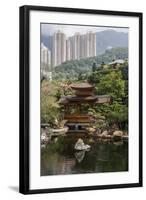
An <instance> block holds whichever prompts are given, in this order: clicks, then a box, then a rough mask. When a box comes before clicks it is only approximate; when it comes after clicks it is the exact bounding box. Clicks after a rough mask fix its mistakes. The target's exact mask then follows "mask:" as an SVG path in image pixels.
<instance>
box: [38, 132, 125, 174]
mask: <svg viewBox="0 0 146 200" xmlns="http://www.w3.org/2000/svg"><path fill="white" fill-rule="evenodd" d="M75 134H76V133H75ZM75 134H73V135H71V134H70V135H68V136H65V137H58V138H54V139H52V141H50V142H49V144H48V145H47V146H46V147H45V148H42V149H41V176H48V175H60V174H82V173H102V172H120V171H128V142H127V141H122V140H121V141H110V140H107V139H104V140H103V139H93V138H87V137H85V136H84V135H79V134H76V135H75ZM79 138H82V139H83V141H84V143H85V144H89V145H90V146H91V149H90V150H89V151H75V150H74V145H75V143H76V142H77V140H78V139H79Z"/></svg>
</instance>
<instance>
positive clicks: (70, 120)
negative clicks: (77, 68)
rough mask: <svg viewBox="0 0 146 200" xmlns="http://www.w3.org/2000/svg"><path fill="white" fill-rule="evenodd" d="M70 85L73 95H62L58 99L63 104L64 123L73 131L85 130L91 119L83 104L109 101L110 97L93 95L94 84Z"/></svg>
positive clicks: (91, 104)
mask: <svg viewBox="0 0 146 200" xmlns="http://www.w3.org/2000/svg"><path fill="white" fill-rule="evenodd" d="M70 87H71V88H72V89H73V90H74V91H75V96H63V97H61V99H60V100H59V104H60V105H63V106H64V119H65V120H67V124H66V125H67V126H69V128H70V130H73V131H85V127H86V126H89V123H90V121H91V116H90V115H89V114H88V111H87V109H86V108H85V106H86V105H90V106H91V107H93V106H94V105H95V104H102V103H110V101H111V98H110V96H108V95H100V96H97V95H94V86H93V85H91V84H89V83H77V84H71V85H70Z"/></svg>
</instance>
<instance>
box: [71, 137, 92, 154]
mask: <svg viewBox="0 0 146 200" xmlns="http://www.w3.org/2000/svg"><path fill="white" fill-rule="evenodd" d="M74 149H75V150H78V151H81V150H88V149H90V145H88V144H84V142H83V140H82V139H81V138H79V139H78V141H77V142H76V144H75V146H74Z"/></svg>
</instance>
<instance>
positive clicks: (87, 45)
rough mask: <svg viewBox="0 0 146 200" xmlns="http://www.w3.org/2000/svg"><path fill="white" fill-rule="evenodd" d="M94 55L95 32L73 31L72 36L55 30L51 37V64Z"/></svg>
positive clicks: (54, 64)
mask: <svg viewBox="0 0 146 200" xmlns="http://www.w3.org/2000/svg"><path fill="white" fill-rule="evenodd" d="M94 56H96V33H93V32H88V33H86V34H80V33H79V32H78V33H75V34H74V35H73V36H72V37H68V38H67V37H66V35H65V34H64V33H63V32H61V31H57V32H56V33H54V35H53V37H52V66H57V65H60V64H61V63H63V62H65V61H67V60H76V59H77V60H79V59H81V58H87V57H94Z"/></svg>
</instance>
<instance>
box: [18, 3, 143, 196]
mask: <svg viewBox="0 0 146 200" xmlns="http://www.w3.org/2000/svg"><path fill="white" fill-rule="evenodd" d="M140 186H142V13H135V12H121V11H104V10H88V9H75V8H57V7H41V6H22V7H20V192H21V193H23V194H32V193H45V192H46V193H47V192H48V193H49V192H65V191H79V190H97V189H108V188H109V189H110V188H124V187H140Z"/></svg>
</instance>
